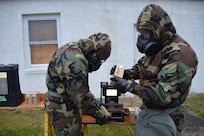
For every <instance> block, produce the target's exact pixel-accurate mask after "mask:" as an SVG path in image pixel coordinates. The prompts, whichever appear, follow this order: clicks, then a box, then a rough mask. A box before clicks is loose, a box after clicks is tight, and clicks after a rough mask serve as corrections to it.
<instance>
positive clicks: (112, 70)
mask: <svg viewBox="0 0 204 136" xmlns="http://www.w3.org/2000/svg"><path fill="white" fill-rule="evenodd" d="M115 69H116V65H114V66H113V67H112V68H111V71H110V75H113V73H114V72H115Z"/></svg>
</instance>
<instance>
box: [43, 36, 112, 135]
mask: <svg viewBox="0 0 204 136" xmlns="http://www.w3.org/2000/svg"><path fill="white" fill-rule="evenodd" d="M110 52H111V41H110V40H109V36H108V35H107V34H101V33H98V34H94V35H91V36H89V37H88V38H87V39H80V40H79V41H77V42H71V43H68V44H65V45H64V46H62V47H61V48H59V49H58V50H57V51H56V52H55V53H54V55H53V57H52V59H51V61H50V63H49V66H48V70H47V75H46V85H47V88H48V90H49V91H51V92H54V93H56V94H57V95H60V96H61V97H57V95H56V96H53V95H50V94H51V93H50V94H49V91H48V92H47V94H46V97H45V107H46V110H47V112H48V115H49V117H50V119H51V121H52V123H53V126H54V128H55V133H56V135H57V136H80V135H82V126H81V116H80V109H82V110H83V112H85V113H86V114H89V115H91V116H93V117H95V118H99V119H102V118H103V117H104V114H103V113H102V112H101V111H99V110H98V109H97V107H96V105H95V101H94V100H95V98H94V96H93V94H92V93H91V92H90V91H89V86H88V60H87V59H91V58H95V57H97V58H103V59H107V58H108V57H109V55H110ZM99 61H100V60H99Z"/></svg>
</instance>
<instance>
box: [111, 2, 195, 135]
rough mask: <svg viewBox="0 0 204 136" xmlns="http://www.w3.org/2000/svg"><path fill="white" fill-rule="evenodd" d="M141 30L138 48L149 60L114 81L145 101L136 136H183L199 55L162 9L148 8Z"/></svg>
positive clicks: (138, 25)
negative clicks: (184, 105)
mask: <svg viewBox="0 0 204 136" xmlns="http://www.w3.org/2000/svg"><path fill="white" fill-rule="evenodd" d="M137 30H138V32H139V33H140V35H139V36H138V41H137V48H138V50H139V52H141V53H144V54H145V56H143V57H142V58H141V59H140V60H139V61H138V63H137V64H135V65H134V66H133V68H131V69H126V70H125V72H124V77H123V78H114V77H113V78H111V80H113V81H115V85H116V86H117V87H118V90H119V91H120V92H122V93H126V92H131V93H133V94H136V95H138V96H139V97H140V98H141V99H142V100H143V103H144V110H142V112H140V114H139V116H138V117H137V120H136V122H137V124H136V127H135V132H134V133H135V135H136V136H143V135H144V136H147V135H151V136H164V135H165V136H173V135H174V136H175V135H177V136H179V135H181V131H182V129H183V124H184V108H183V107H182V104H183V103H184V102H185V100H186V97H187V96H188V94H189V90H190V86H191V82H192V79H193V77H194V76H195V74H196V70H197V64H198V60H197V57H196V54H195V52H194V51H193V49H192V48H191V46H190V45H189V44H188V43H187V42H186V41H185V40H184V39H182V38H181V37H180V36H179V35H178V34H177V33H176V29H175V27H174V25H173V23H172V21H171V19H170V17H169V15H168V14H167V13H166V12H165V11H164V10H163V9H162V8H161V7H160V6H158V5H147V6H146V7H145V8H144V9H143V10H142V12H141V14H140V16H139V18H138V21H137ZM136 79H139V83H136V82H135V81H134V80H136ZM165 113H167V114H165ZM164 114H165V115H164ZM169 115H170V116H169ZM172 119H173V120H172ZM165 123H167V124H165ZM148 133H151V134H148Z"/></svg>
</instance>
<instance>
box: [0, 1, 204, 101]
mask: <svg viewBox="0 0 204 136" xmlns="http://www.w3.org/2000/svg"><path fill="white" fill-rule="evenodd" d="M150 3H154V4H159V5H160V6H161V7H163V8H164V9H165V10H166V11H167V13H168V14H169V15H170V17H171V19H172V21H173V23H174V25H175V26H176V28H177V33H178V34H180V35H181V36H182V37H183V38H184V39H186V40H187V41H188V42H189V43H190V44H191V45H192V47H193V48H194V50H195V51H196V53H197V55H198V59H199V65H198V72H197V75H196V76H195V78H194V80H193V83H192V87H191V92H199V93H204V90H203V89H202V88H204V84H203V81H204V76H203V75H204V70H203V67H204V64H203V63H202V60H204V55H203V51H204V46H203V45H202V44H203V43H204V38H203V35H204V27H203V22H204V10H203V7H204V1H189V0H186V1H185V0H180V1H172V0H161V1H157V0H66V1H65V0H63V1H62V0H40V1H35V0H26V1H25V0H0V58H1V59H0V64H14V63H15V64H19V75H20V76H19V78H20V86H21V91H22V92H28V91H40V92H45V91H46V90H47V89H46V85H45V74H46V67H42V68H37V69H35V70H33V69H32V70H29V69H28V68H27V67H26V63H25V58H26V57H29V56H25V42H24V40H25V39H24V38H25V36H24V35H23V34H24V33H23V32H24V27H23V18H22V15H28V14H41V13H44V14H47V13H60V28H61V29H60V30H58V31H59V37H58V38H59V43H60V46H61V45H63V44H65V43H67V42H70V41H76V40H78V39H80V38H86V37H88V36H89V35H91V34H92V33H96V32H105V33H107V34H109V35H110V38H111V40H112V53H111V56H110V58H109V59H108V60H107V61H106V62H105V63H104V64H103V65H102V67H101V68H100V70H99V71H97V72H93V73H91V74H90V77H89V80H90V89H91V91H92V92H93V94H94V95H95V96H96V97H99V94H100V82H101V81H108V82H109V78H110V75H109V73H110V69H111V67H112V66H113V65H114V64H122V65H124V66H125V67H126V68H129V67H131V66H132V65H133V64H134V62H136V61H137V60H138V59H139V58H140V57H141V55H142V54H139V53H138V52H137V50H136V49H135V42H136V41H135V39H136V37H137V33H136V32H135V30H134V24H135V23H136V20H137V18H138V16H139V14H140V12H141V10H142V8H143V7H145V6H146V5H147V4H150Z"/></svg>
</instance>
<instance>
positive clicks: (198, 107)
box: [184, 94, 204, 118]
mask: <svg viewBox="0 0 204 136" xmlns="http://www.w3.org/2000/svg"><path fill="white" fill-rule="evenodd" d="M184 107H185V108H186V109H188V110H190V111H192V112H194V113H195V114H196V115H198V116H200V117H202V118H204V108H203V107H204V94H199V95H198V94H190V95H189V97H188V98H187V100H186V102H185V103H184Z"/></svg>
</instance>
